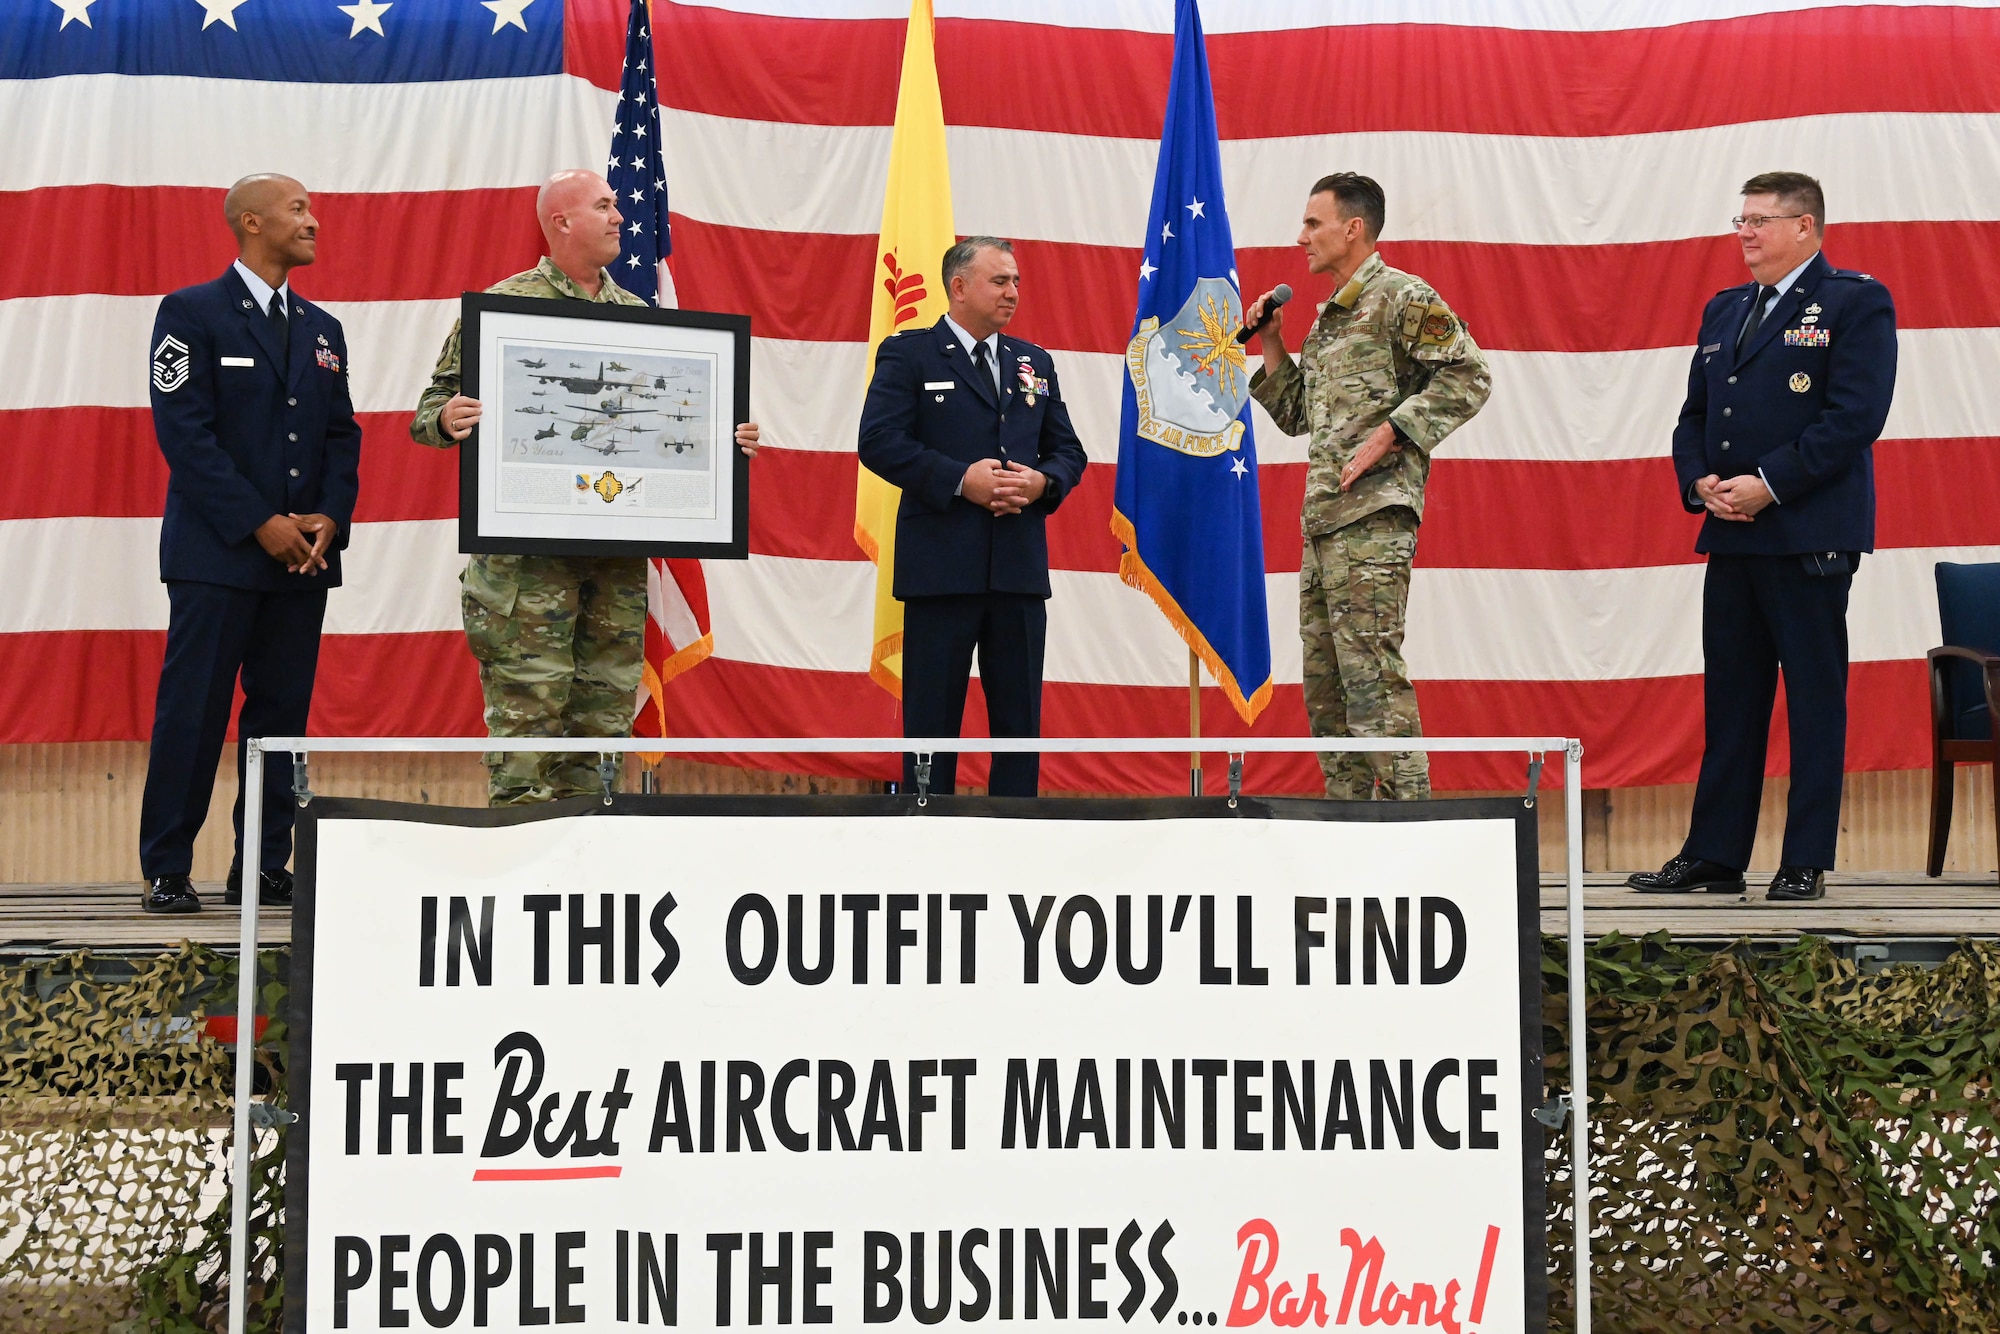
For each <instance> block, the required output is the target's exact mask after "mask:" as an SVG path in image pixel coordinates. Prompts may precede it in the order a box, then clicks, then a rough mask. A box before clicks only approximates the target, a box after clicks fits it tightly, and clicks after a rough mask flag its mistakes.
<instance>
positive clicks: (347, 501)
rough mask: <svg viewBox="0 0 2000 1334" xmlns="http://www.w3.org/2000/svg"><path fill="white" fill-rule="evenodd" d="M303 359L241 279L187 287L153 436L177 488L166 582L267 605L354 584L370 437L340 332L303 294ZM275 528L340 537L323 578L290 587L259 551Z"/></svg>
mask: <svg viewBox="0 0 2000 1334" xmlns="http://www.w3.org/2000/svg"><path fill="white" fill-rule="evenodd" d="M290 298H291V301H290V305H289V307H288V309H289V310H290V312H291V340H290V341H291V355H290V357H289V358H287V359H286V360H285V362H284V364H283V365H280V364H279V356H278V346H279V345H278V333H277V330H276V329H274V328H273V327H272V324H271V319H270V316H269V315H268V314H266V313H265V312H264V311H262V310H260V309H258V307H257V303H256V302H255V301H254V300H252V299H251V296H250V291H249V288H247V287H246V286H244V283H243V279H242V277H241V276H239V275H238V274H237V272H236V268H235V266H234V265H231V266H230V268H229V270H228V271H227V272H225V273H224V274H223V275H222V276H221V277H220V278H217V279H216V280H215V281H214V282H207V283H200V284H197V285H196V286H193V287H183V288H182V289H181V290H179V291H178V292H173V293H170V294H169V295H168V296H167V297H166V298H165V299H164V300H162V301H161V302H160V312H159V315H158V316H157V318H155V320H154V321H153V338H152V342H151V344H150V345H149V346H150V348H151V352H150V356H151V366H150V371H151V380H152V397H153V431H154V434H155V435H156V436H157V437H158V439H159V442H160V452H161V453H162V454H164V455H166V458H167V467H168V469H169V474H170V475H169V479H168V482H167V503H166V511H165V514H164V516H163V517H162V519H161V521H160V578H161V579H162V580H169V581H172V580H188V581H192V582H195V583H207V584H220V585H222V586H224V587H227V588H243V589H250V590H253V591H259V592H283V591H286V590H293V589H296V590H299V591H316V590H320V589H326V588H333V587H337V586H338V585H339V583H340V554H339V553H340V551H341V550H342V549H343V548H345V547H346V546H347V540H348V537H349V535H350V534H351V532H352V531H353V523H354V501H355V497H356V495H357V494H358V493H359V491H360V467H361V428H360V427H359V426H358V425H356V424H355V420H354V404H353V400H352V399H351V398H350V396H349V393H348V365H347V340H346V337H345V336H344V335H343V334H342V333H341V329H340V321H338V320H336V319H335V318H334V317H333V316H331V315H329V314H327V313H326V312H325V311H324V310H321V309H320V308H319V307H318V306H315V305H314V304H312V303H311V302H310V301H306V300H303V299H302V298H300V297H299V296H298V294H297V293H291V294H290ZM274 514H324V515H326V516H327V517H328V518H330V519H332V520H333V521H334V522H335V523H336V524H338V525H339V526H340V532H339V534H338V536H337V537H336V539H335V542H334V545H333V547H332V548H331V549H329V551H328V553H327V568H326V569H325V570H323V571H321V572H320V573H318V574H316V575H306V574H287V573H286V572H285V567H284V566H283V565H282V564H280V563H279V562H278V561H277V560H275V559H273V558H272V557H271V556H270V555H269V554H268V553H266V552H265V550H264V548H263V547H261V546H259V545H258V544H257V538H256V536H255V534H256V531H257V529H258V528H259V527H260V526H262V525H263V524H264V522H265V521H266V520H268V519H269V518H270V517H271V516H272V515H274Z"/></svg>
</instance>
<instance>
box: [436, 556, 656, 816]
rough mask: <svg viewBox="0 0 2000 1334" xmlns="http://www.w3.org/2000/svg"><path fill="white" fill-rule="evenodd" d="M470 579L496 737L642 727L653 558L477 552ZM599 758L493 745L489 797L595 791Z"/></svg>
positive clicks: (490, 730) (472, 616)
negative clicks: (638, 718)
mask: <svg viewBox="0 0 2000 1334" xmlns="http://www.w3.org/2000/svg"><path fill="white" fill-rule="evenodd" d="M462 582H463V583H464V585H465V594H464V599H463V601H464V610H465V638H466V641H467V642H468V643H469V644H470V645H471V646H472V656H473V657H475V658H477V659H479V685H480V689H481V690H482V691H483V692H484V693H485V696H486V731H487V734H488V735H489V736H496V737H501V736H630V735H631V734H632V716H633V711H634V709H635V708H636V706H637V701H638V694H639V672H640V666H641V661H642V658H643V657H644V654H645V638H646V562H645V560H644V559H643V558H641V557H637V556H600V557H574V556H474V557H473V558H472V560H471V562H470V563H469V564H468V565H467V566H466V569H465V574H464V575H463V576H462ZM597 759H598V757H597V755H596V754H595V753H588V754H583V753H577V754H534V753H529V752H518V751H517V752H508V751H488V752H487V754H486V767H487V768H488V770H490V771H491V772H490V775H489V777H488V781H487V801H488V803H489V804H491V805H494V806H519V805H526V804H528V803H529V802H536V801H554V800H556V799H557V798H559V797H575V796H584V795H594V794H596V793H597V792H599V791H601V790H602V784H601V783H600V782H599V780H598V774H597Z"/></svg>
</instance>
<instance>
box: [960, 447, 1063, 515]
mask: <svg viewBox="0 0 2000 1334" xmlns="http://www.w3.org/2000/svg"><path fill="white" fill-rule="evenodd" d="M1048 487H1049V479H1048V478H1047V477H1045V476H1043V475H1042V474H1041V473H1039V472H1036V471H1035V470H1034V469H1033V468H1025V467H1023V466H1021V465H1020V464H1018V463H1016V462H1014V461H1013V460H1012V459H1009V460H1007V462H1006V463H1004V464H1003V463H1001V462H1000V460H998V459H981V460H979V462H977V463H975V464H973V465H972V466H971V467H970V468H967V469H966V470H965V481H964V482H963V483H962V484H961V485H960V487H959V492H958V493H959V494H960V495H961V496H964V497H965V498H966V499H967V500H969V501H971V502H972V503H973V504H975V505H977V506H979V507H980V508H981V509H984V510H990V511H992V512H993V513H995V514H1019V513H1020V512H1021V511H1022V510H1024V509H1026V508H1028V506H1030V505H1032V504H1034V503H1035V502H1036V501H1038V500H1040V499H1041V498H1042V493H1043V492H1045V491H1047V490H1048Z"/></svg>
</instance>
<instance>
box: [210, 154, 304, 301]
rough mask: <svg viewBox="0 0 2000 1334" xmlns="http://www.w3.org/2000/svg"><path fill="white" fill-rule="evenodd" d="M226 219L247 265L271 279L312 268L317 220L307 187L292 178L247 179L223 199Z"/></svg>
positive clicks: (268, 174) (270, 175)
mask: <svg viewBox="0 0 2000 1334" xmlns="http://www.w3.org/2000/svg"><path fill="white" fill-rule="evenodd" d="M222 214H223V218H224V219H225V220H226V221H227V222H228V223H229V230H230V231H231V232H233V233H234V234H235V236H236V249H237V251H238V252H239V253H240V254H241V255H242V256H243V262H244V263H245V264H247V265H248V266H249V267H250V268H251V269H253V270H255V271H256V272H257V273H259V274H260V275H263V276H264V277H265V280H266V281H271V278H270V274H271V273H276V274H277V275H278V276H277V280H276V281H274V282H271V285H272V286H273V287H275V286H277V285H278V283H281V282H283V281H284V275H285V273H286V272H287V271H288V270H291V269H295V268H298V267H299V266H301V265H305V264H310V263H312V262H313V260H314V258H315V257H316V256H317V254H318V247H319V219H318V218H315V217H314V216H313V214H312V199H311V197H310V196H309V195H307V194H306V188H305V186H303V185H301V184H299V183H298V182H297V181H295V180H293V179H292V178H291V177H290V176H281V175H279V174H278V173H276V172H259V173H258V174H257V175H255V176H245V177H244V178H243V179H242V180H240V181H238V182H236V184H234V185H232V186H230V187H229V192H228V193H227V194H225V195H224V196H223V197H222Z"/></svg>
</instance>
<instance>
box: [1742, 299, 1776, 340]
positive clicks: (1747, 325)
mask: <svg viewBox="0 0 2000 1334" xmlns="http://www.w3.org/2000/svg"><path fill="white" fill-rule="evenodd" d="M1777 291H1778V289H1777V288H1775V287H1760V288H1758V289H1757V295H1756V296H1755V297H1753V298H1751V301H1750V318H1749V319H1747V320H1745V321H1743V332H1742V333H1740V334H1738V335H1737V336H1736V350H1737V351H1739V352H1741V351H1742V350H1743V349H1744V348H1745V347H1746V346H1748V345H1749V342H1750V340H1751V339H1752V338H1753V337H1755V336H1756V334H1757V326H1758V325H1760V324H1762V323H1763V322H1764V307H1765V306H1766V305H1767V304H1768V303H1769V302H1770V300H1771V298H1772V297H1773V296H1775V295H1777Z"/></svg>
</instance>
